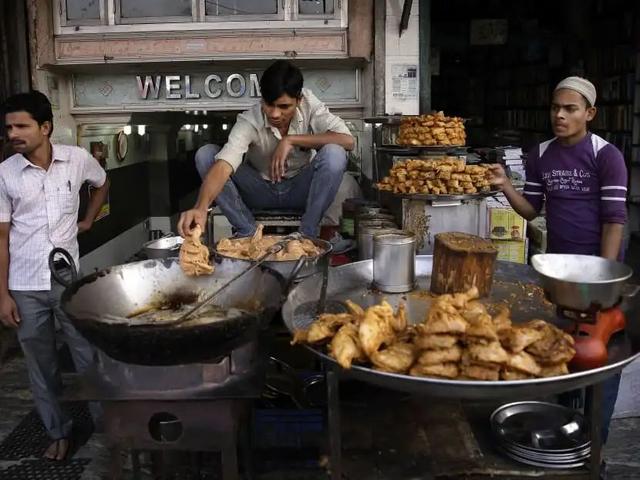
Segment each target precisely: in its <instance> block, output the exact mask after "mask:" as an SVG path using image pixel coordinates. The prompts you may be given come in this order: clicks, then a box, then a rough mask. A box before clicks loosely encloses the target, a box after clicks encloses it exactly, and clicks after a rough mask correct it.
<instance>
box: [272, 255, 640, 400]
mask: <svg viewBox="0 0 640 480" xmlns="http://www.w3.org/2000/svg"><path fill="white" fill-rule="evenodd" d="M431 268H432V257H431V256H419V257H417V259H416V275H417V277H418V291H414V292H412V293H409V294H382V293H380V292H375V291H373V290H371V288H370V285H371V282H372V280H373V262H372V260H365V261H362V262H356V263H352V264H349V265H344V266H341V267H337V268H332V269H331V270H330V272H329V280H328V288H327V299H326V304H325V308H326V311H335V312H337V311H344V306H343V305H342V303H341V302H343V301H344V300H347V299H351V300H353V301H354V302H356V303H358V304H360V305H362V306H365V307H366V306H369V305H374V304H376V303H379V302H380V301H381V300H382V299H383V298H386V299H387V300H388V301H389V302H390V303H391V304H392V305H394V306H396V305H397V304H398V303H399V302H400V301H403V302H405V303H406V307H407V315H408V318H409V321H410V322H411V323H417V322H420V321H422V319H424V316H425V314H426V312H427V310H428V308H429V303H430V299H429V298H428V295H426V294H425V293H426V292H427V291H428V289H429V285H430V282H431V278H430V275H431ZM321 281H322V279H321V277H320V276H319V275H314V276H312V277H309V278H307V279H305V280H303V281H302V282H300V283H299V284H298V285H297V286H296V287H295V288H294V289H293V290H292V291H291V292H290V293H289V295H288V298H287V300H286V302H285V304H284V306H283V308H282V317H283V319H284V323H285V324H286V326H287V327H288V329H289V330H290V331H291V332H293V331H294V330H296V329H299V328H305V327H306V326H308V325H309V324H310V323H311V322H312V321H313V319H314V318H315V316H316V313H317V305H318V301H319V300H320V292H321V289H320V288H319V285H320V284H321ZM537 281H538V277H537V274H536V272H535V271H534V270H533V269H532V268H530V267H528V266H526V265H520V264H515V263H507V262H498V267H497V270H496V274H495V278H494V285H493V290H492V293H491V297H490V298H489V299H487V300H485V301H486V302H488V303H494V302H504V303H507V304H509V305H510V307H511V310H512V320H513V321H514V323H520V322H525V321H527V320H531V319H534V318H541V319H544V320H547V321H549V322H552V323H554V324H556V325H558V326H559V327H564V326H566V324H565V323H564V322H566V320H562V319H560V318H558V317H557V316H556V308H555V306H554V305H552V304H551V303H549V302H546V301H545V299H544V293H543V290H542V289H541V288H539V287H537V286H535V285H537ZM421 292H422V293H423V294H420V293H421ZM628 323H629V324H632V323H633V322H628ZM638 338H639V336H638V332H634V331H632V330H630V328H629V327H628V328H627V332H625V333H619V334H617V335H615V336H614V337H612V339H611V341H610V343H609V346H608V351H609V363H608V365H606V366H604V367H601V368H596V369H592V370H588V371H583V372H576V373H571V374H569V375H564V376H560V377H551V378H540V379H531V380H514V381H484V382H483V381H466V380H445V379H437V378H427V377H412V376H409V375H401V374H393V373H384V372H379V371H376V370H373V369H371V368H368V367H363V366H357V365H354V366H353V367H352V368H351V369H349V370H345V369H342V368H341V367H340V366H338V364H337V363H336V362H335V361H334V360H333V359H332V358H331V357H329V356H328V355H326V354H325V353H324V350H322V349H321V348H314V347H308V348H309V349H310V350H311V351H312V352H314V353H315V354H316V355H318V356H319V357H321V358H322V360H323V361H324V362H326V363H327V364H329V365H330V366H331V367H332V368H335V369H336V370H337V371H339V372H340V374H341V375H344V376H347V377H351V378H354V379H357V380H361V381H364V382H369V383H372V384H375V385H378V386H381V387H386V388H390V389H394V390H401V391H406V392H412V393H419V394H423V395H427V396H436V397H447V398H461V399H476V400H481V399H496V400H506V399H509V398H525V397H542V396H546V395H551V394H556V393H560V392H563V391H568V390H573V389H576V388H581V387H585V386H587V385H591V384H595V383H598V382H600V381H602V380H604V379H606V378H607V377H609V376H611V375H613V374H615V373H617V372H619V371H620V370H622V368H623V367H624V366H625V365H627V364H628V363H629V362H631V361H632V360H634V359H635V358H637V357H638V356H640V343H639V342H638Z"/></svg>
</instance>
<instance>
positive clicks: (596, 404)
mask: <svg viewBox="0 0 640 480" xmlns="http://www.w3.org/2000/svg"><path fill="white" fill-rule="evenodd" d="M603 390H604V383H596V384H595V385H590V386H588V387H587V388H586V401H585V407H584V410H585V416H586V417H587V418H589V425H590V429H591V462H590V464H589V473H590V474H589V478H590V479H591V480H599V479H600V473H601V472H600V464H601V459H602V398H603Z"/></svg>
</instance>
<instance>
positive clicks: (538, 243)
mask: <svg viewBox="0 0 640 480" xmlns="http://www.w3.org/2000/svg"><path fill="white" fill-rule="evenodd" d="M527 234H528V235H527V236H528V237H529V240H530V242H531V247H532V248H533V247H535V248H536V251H538V252H541V253H544V252H546V251H547V220H546V218H544V217H538V218H536V219H535V220H532V221H531V222H529V227H528V229H527Z"/></svg>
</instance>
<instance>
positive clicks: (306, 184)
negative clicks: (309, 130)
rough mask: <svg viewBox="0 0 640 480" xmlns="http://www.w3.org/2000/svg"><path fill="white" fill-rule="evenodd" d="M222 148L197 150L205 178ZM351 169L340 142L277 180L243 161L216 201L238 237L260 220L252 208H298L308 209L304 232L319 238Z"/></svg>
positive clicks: (198, 165)
mask: <svg viewBox="0 0 640 480" xmlns="http://www.w3.org/2000/svg"><path fill="white" fill-rule="evenodd" d="M219 151H220V147H218V146H217V145H204V146H203V147H201V148H200V149H198V151H197V152H196V156H195V162H196V168H197V169H198V173H199V174H200V177H202V178H204V177H205V176H206V174H207V171H208V170H209V168H211V165H213V163H214V161H215V160H214V156H215V155H216V154H217V153H218V152H219ZM346 168H347V154H346V152H345V150H344V148H342V147H341V146H339V145H333V144H330V145H325V146H324V147H322V148H320V149H319V150H318V153H317V154H316V156H315V157H314V159H313V161H312V162H311V163H310V164H309V165H307V166H306V167H304V168H303V169H302V170H301V171H300V172H299V173H298V174H297V175H295V176H294V177H291V178H287V179H285V180H283V181H282V182H280V183H273V182H271V181H269V180H265V179H264V178H262V175H261V174H260V173H259V172H258V171H257V170H255V169H254V168H253V167H251V166H250V165H249V164H248V163H243V164H242V165H240V167H238V169H237V170H236V171H235V173H234V174H233V175H232V176H231V178H230V179H229V180H228V181H227V183H226V184H225V186H224V188H223V189H222V192H220V195H218V198H216V200H215V201H216V204H217V205H218V206H219V207H220V210H221V211H222V213H223V214H224V215H225V216H226V217H227V219H228V220H229V222H230V223H231V225H232V226H233V227H234V229H235V233H236V235H238V236H249V235H253V233H254V232H255V230H256V222H255V219H254V217H253V213H252V211H258V210H294V211H295V210H298V211H300V212H304V213H303V215H302V220H301V224H300V232H301V233H302V234H304V235H308V236H311V237H317V236H318V234H319V232H320V221H321V220H322V217H323V216H324V213H325V211H326V210H327V209H328V208H329V206H330V205H331V202H333V199H334V198H335V196H336V193H337V192H338V188H339V187H340V182H341V181H342V175H343V174H344V171H345V170H346Z"/></svg>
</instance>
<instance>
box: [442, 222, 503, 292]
mask: <svg viewBox="0 0 640 480" xmlns="http://www.w3.org/2000/svg"><path fill="white" fill-rule="evenodd" d="M497 256H498V250H497V249H496V247H494V246H493V244H492V243H491V242H490V241H489V240H485V239H484V238H481V237H478V236H476V235H470V234H468V233H460V232H447V233H439V234H437V235H436V237H435V245H434V250H433V270H432V272H431V291H432V292H433V293H437V294H443V293H461V292H466V291H467V290H469V289H470V288H471V287H473V286H476V287H477V288H478V291H479V292H480V296H481V297H485V296H487V295H489V292H491V284H492V282H493V270H494V266H495V262H496V257H497Z"/></svg>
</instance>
